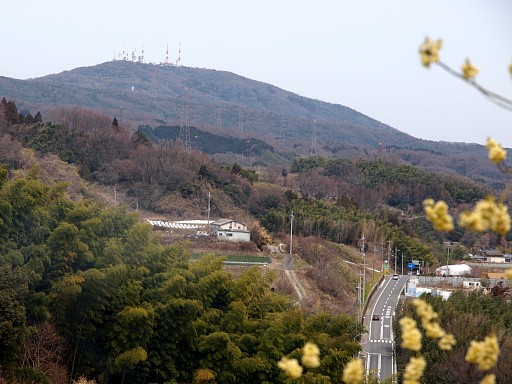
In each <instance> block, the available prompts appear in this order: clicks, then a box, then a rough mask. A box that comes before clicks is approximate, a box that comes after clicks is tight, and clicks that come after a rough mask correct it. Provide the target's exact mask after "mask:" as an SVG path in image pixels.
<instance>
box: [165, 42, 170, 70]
mask: <svg viewBox="0 0 512 384" xmlns="http://www.w3.org/2000/svg"><path fill="white" fill-rule="evenodd" d="M165 65H169V44H167V50H166V51H165Z"/></svg>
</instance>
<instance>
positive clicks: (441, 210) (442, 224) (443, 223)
mask: <svg viewBox="0 0 512 384" xmlns="http://www.w3.org/2000/svg"><path fill="white" fill-rule="evenodd" d="M423 211H424V212H425V216H427V219H428V220H429V221H430V222H432V226H433V227H434V229H435V230H437V231H442V232H450V231H451V230H453V218H452V217H451V216H450V215H449V214H448V205H447V204H446V203H445V202H444V201H442V200H440V201H438V202H437V203H436V202H434V200H432V199H425V200H424V201H423Z"/></svg>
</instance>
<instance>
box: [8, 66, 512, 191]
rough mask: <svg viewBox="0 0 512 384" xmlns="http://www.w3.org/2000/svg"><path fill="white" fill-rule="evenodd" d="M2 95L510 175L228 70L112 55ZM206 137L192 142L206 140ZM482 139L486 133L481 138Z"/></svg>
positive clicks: (287, 143)
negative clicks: (152, 62)
mask: <svg viewBox="0 0 512 384" xmlns="http://www.w3.org/2000/svg"><path fill="white" fill-rule="evenodd" d="M0 95H4V96H6V97H7V98H10V99H12V100H15V101H16V103H17V104H18V107H19V109H20V110H22V111H25V114H26V111H30V110H31V109H34V108H37V109H38V110H40V111H41V112H42V113H43V114H44V115H45V116H46V115H48V113H49V112H51V111H52V110H54V109H56V108H57V109H58V108H61V107H66V108H69V107H71V106H74V107H78V108H86V109H93V110H95V111H98V112H102V113H105V114H107V115H108V116H111V117H113V116H117V117H118V119H119V122H120V124H121V125H122V126H124V127H127V128H128V127H129V128H130V129H132V130H135V129H137V127H139V126H141V125H142V126H149V127H153V128H155V127H159V126H175V125H179V126H182V125H183V124H184V123H185V122H186V125H189V126H191V127H195V128H196V129H200V130H201V131H203V132H210V133H213V134H216V135H220V136H224V137H225V136H233V137H236V138H239V139H242V140H243V139H246V138H247V135H249V137H250V138H252V139H257V140H261V141H263V142H265V143H267V144H268V145H271V146H272V147H274V149H275V151H276V152H279V153H290V152H291V153H292V154H293V155H295V156H306V155H308V154H310V153H312V152H313V153H317V154H319V155H321V156H329V157H341V158H349V159H357V158H359V157H361V156H363V157H368V156H373V157H379V158H383V159H385V160H386V161H392V162H398V161H400V162H402V163H406V164H409V165H413V166H416V167H420V168H422V169H425V170H428V171H433V172H436V173H439V172H442V173H447V174H459V175H462V176H467V177H470V178H472V179H474V180H477V181H478V182H481V183H485V184H488V185H489V186H491V187H492V188H495V189H498V190H501V189H503V187H504V185H505V183H506V178H505V177H503V175H502V174H501V173H500V172H498V171H497V170H496V168H495V167H492V166H491V165H490V164H489V163H488V161H487V159H486V151H485V148H484V147H483V145H477V144H467V143H446V142H433V141H426V140H420V139H416V138H414V137H412V136H410V135H407V134H405V133H403V132H400V131H398V130H397V129H394V128H393V127H390V126H388V125H386V122H379V121H376V120H375V119H372V118H371V117H370V116H365V115H364V114H362V113H360V112H358V111H355V110H353V109H351V108H349V107H347V106H343V105H337V104H331V103H326V102H323V101H320V100H314V99H310V98H307V97H305V96H302V95H297V94H294V93H292V92H288V91H286V90H283V89H280V88H277V87H275V86H273V85H270V84H265V83H262V82H258V81H255V80H251V79H247V78H244V77H242V76H239V75H236V74H233V73H229V72H225V71H215V70H210V69H204V68H187V67H173V66H159V65H150V64H142V63H132V62H125V61H114V62H107V63H103V64H100V65H96V66H93V67H84V68H77V69H74V70H71V71H65V72H62V73H58V74H54V75H49V76H44V77H41V78H38V79H29V80H15V79H9V78H5V77H0ZM50 120H51V121H54V122H59V121H58V120H57V119H56V118H53V117H52V118H51V119H50ZM202 135H203V134H202V133H201V134H199V135H197V136H199V138H198V139H197V140H195V138H194V137H192V140H193V141H196V142H201V144H203V146H204V147H205V148H206V147H207V145H206V141H205V140H204V139H202V138H200V137H201V136H202ZM194 136H195V135H194ZM313 136H315V138H316V141H317V146H316V149H315V150H314V151H313V148H312V147H311V146H312V138H313ZM484 141H485V137H482V141H481V143H480V144H483V142H484ZM215 150H221V151H223V150H224V148H216V149H215ZM252 160H253V161H254V162H261V161H262V160H261V159H260V158H253V159H252ZM263 162H265V161H263Z"/></svg>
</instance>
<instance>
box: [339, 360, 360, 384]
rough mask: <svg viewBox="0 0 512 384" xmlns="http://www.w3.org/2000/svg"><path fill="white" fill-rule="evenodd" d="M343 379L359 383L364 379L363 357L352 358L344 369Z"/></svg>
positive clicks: (348, 382) (347, 381)
mask: <svg viewBox="0 0 512 384" xmlns="http://www.w3.org/2000/svg"><path fill="white" fill-rule="evenodd" d="M342 380H343V382H344V383H346V384H359V383H361V381H362V380H363V364H362V363H361V359H358V358H356V359H352V360H350V361H349V362H348V363H347V365H346V366H345V369H344V370H343V377H342Z"/></svg>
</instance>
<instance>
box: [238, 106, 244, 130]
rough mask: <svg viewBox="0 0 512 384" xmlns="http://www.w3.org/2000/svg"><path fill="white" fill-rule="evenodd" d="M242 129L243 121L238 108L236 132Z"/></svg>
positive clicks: (240, 110)
mask: <svg viewBox="0 0 512 384" xmlns="http://www.w3.org/2000/svg"><path fill="white" fill-rule="evenodd" d="M243 130H244V123H243V120H242V108H240V109H239V110H238V132H242V131H243Z"/></svg>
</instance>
